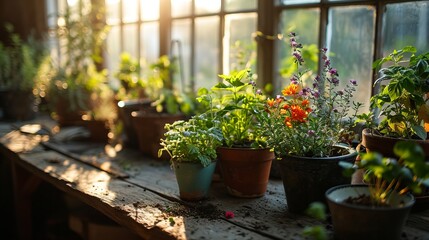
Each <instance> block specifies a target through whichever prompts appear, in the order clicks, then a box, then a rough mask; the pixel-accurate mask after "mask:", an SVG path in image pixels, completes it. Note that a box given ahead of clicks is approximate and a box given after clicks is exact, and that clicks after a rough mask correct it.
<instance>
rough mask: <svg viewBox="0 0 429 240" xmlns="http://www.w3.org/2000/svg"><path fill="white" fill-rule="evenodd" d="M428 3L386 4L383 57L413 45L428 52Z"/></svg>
mask: <svg viewBox="0 0 429 240" xmlns="http://www.w3.org/2000/svg"><path fill="white" fill-rule="evenodd" d="M428 26H429V2H428V1H425V2H413V3H398V4H388V5H387V9H386V15H385V16H384V19H383V39H384V46H383V56H386V55H387V54H389V53H390V52H392V51H393V49H401V48H403V47H405V46H407V45H413V46H415V47H416V48H417V51H418V53H423V52H427V51H429V41H428V39H429V27H428Z"/></svg>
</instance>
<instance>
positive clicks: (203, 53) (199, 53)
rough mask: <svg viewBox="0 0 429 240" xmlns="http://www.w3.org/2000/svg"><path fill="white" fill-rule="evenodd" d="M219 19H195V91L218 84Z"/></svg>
mask: <svg viewBox="0 0 429 240" xmlns="http://www.w3.org/2000/svg"><path fill="white" fill-rule="evenodd" d="M218 33H219V17H218V16H214V17H202V18H196V19H195V89H198V88H200V87H206V88H210V87H211V86H213V85H214V84H215V83H216V82H217V75H218V62H219V37H218V36H219V34H218Z"/></svg>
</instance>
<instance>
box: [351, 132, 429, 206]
mask: <svg viewBox="0 0 429 240" xmlns="http://www.w3.org/2000/svg"><path fill="white" fill-rule="evenodd" d="M399 141H412V142H415V143H417V144H419V145H420V146H421V147H422V148H423V151H424V153H425V156H426V161H429V141H428V140H419V139H402V138H392V137H386V136H382V135H378V134H375V133H372V132H371V130H370V129H367V128H366V129H364V130H363V131H362V145H363V146H365V148H366V151H367V152H378V153H381V154H382V155H383V156H385V157H392V158H397V156H396V155H395V154H394V152H393V147H394V146H395V144H396V143H397V142H399ZM352 183H355V184H360V183H364V181H363V170H359V171H357V172H356V173H355V174H354V176H353V180H352ZM415 198H416V204H414V207H413V211H420V210H425V209H428V208H429V188H427V189H426V193H424V194H422V195H415Z"/></svg>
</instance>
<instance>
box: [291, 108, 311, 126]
mask: <svg viewBox="0 0 429 240" xmlns="http://www.w3.org/2000/svg"><path fill="white" fill-rule="evenodd" d="M291 115H292V120H293V121H297V122H305V120H306V118H307V116H308V112H307V111H305V110H304V109H302V108H301V107H300V106H298V105H293V106H291Z"/></svg>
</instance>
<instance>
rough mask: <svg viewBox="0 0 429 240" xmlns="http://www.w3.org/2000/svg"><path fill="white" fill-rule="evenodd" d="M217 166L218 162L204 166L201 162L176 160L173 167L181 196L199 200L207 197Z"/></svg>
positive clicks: (185, 198)
mask: <svg viewBox="0 0 429 240" xmlns="http://www.w3.org/2000/svg"><path fill="white" fill-rule="evenodd" d="M215 167H216V162H212V163H211V164H210V165H208V166H207V167H203V165H201V163H192V162H179V163H178V162H175V161H174V162H173V169H174V173H175V174H176V179H177V184H178V186H179V192H180V198H181V199H182V200H186V201H199V200H202V199H205V198H207V196H208V192H209V189H210V185H211V182H212V176H213V172H214V170H215Z"/></svg>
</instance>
